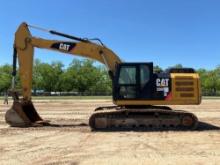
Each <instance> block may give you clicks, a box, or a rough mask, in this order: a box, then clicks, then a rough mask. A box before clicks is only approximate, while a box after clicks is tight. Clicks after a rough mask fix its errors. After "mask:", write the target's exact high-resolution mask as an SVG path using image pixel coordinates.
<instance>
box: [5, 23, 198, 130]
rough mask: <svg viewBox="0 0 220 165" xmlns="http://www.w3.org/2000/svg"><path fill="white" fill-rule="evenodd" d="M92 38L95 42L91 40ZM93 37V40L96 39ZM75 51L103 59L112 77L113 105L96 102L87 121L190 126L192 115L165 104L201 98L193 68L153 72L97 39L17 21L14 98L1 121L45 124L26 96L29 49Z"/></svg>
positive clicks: (106, 125) (95, 125)
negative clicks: (33, 31) (41, 34)
mask: <svg viewBox="0 0 220 165" xmlns="http://www.w3.org/2000/svg"><path fill="white" fill-rule="evenodd" d="M29 28H37V29H39V30H44V31H47V32H49V33H51V34H53V35H58V36H62V37H65V38H68V39H70V40H67V41H59V40H48V39H43V38H37V37H34V36H32V35H31V33H30V31H29ZM94 40H96V42H95V41H94ZM97 41H98V42H97ZM35 47H36V48H42V49H48V50H54V51H58V52H63V53H67V54H72V55H79V56H82V57H86V58H90V59H94V60H97V61H99V62H100V63H103V64H104V65H105V66H106V67H107V69H108V73H109V76H110V78H111V80H112V88H113V89H112V91H113V92H112V93H113V103H114V104H115V105H114V106H107V107H98V108H96V109H95V111H94V113H93V114H92V115H91V116H90V118H89V126H90V127H91V128H92V129H94V130H99V129H136V128H138V129H139V128H142V129H150V130H151V129H153V130H154V129H162V130H164V129H165V130H166V129H168V130H170V129H178V130H179V129H187V130H188V129H195V128H196V127H197V124H198V119H197V117H196V116H195V115H194V114H192V113H190V112H187V111H184V110H172V109H171V108H170V107H168V106H167V105H196V104H200V103H201V89H200V80H199V75H198V73H196V72H195V71H194V69H192V68H181V69H178V68H171V69H169V70H167V71H165V72H160V73H154V72H153V63H152V62H141V63H137V62H134V63H133V62H129V63H126V62H122V60H121V59H120V58H119V57H118V56H117V55H116V54H115V53H114V52H113V51H112V50H110V49H109V48H107V47H106V46H105V45H104V44H103V43H102V42H101V41H100V40H99V39H96V38H95V39H84V38H79V37H75V36H71V35H68V34H64V33H60V32H57V31H54V30H47V29H43V28H39V27H36V26H32V25H28V24H26V23H22V24H21V25H20V26H19V28H18V29H17V31H16V33H15V40H14V54H13V73H12V75H13V80H12V92H11V94H12V96H13V99H14V102H13V105H12V107H11V109H10V110H8V111H7V112H6V115H5V120H6V122H7V123H8V124H9V125H10V126H14V127H28V126H43V125H50V123H49V121H47V120H43V119H42V118H41V117H40V115H39V114H38V112H37V111H36V109H35V107H34V105H33V103H32V101H31V89H32V74H33V73H32V68H33V55H34V48H35ZM17 58H18V62H19V74H20V80H21V86H22V90H21V93H22V96H23V97H22V98H21V99H20V98H19V96H18V92H16V90H15V75H16V63H17Z"/></svg>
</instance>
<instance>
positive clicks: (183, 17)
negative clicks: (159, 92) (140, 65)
mask: <svg viewBox="0 0 220 165" xmlns="http://www.w3.org/2000/svg"><path fill="white" fill-rule="evenodd" d="M219 9H220V1H219V0H80V1H79V0H62V1H58V0H19V1H16V0H14V1H12V0H10V1H9V0H1V5H0V22H1V26H0V65H3V64H6V63H8V64H11V63H12V48H13V40H14V33H15V31H16V29H17V27H18V26H19V24H20V23H22V22H27V23H28V24H32V25H36V26H40V27H43V28H46V29H51V30H56V31H59V32H63V33H67V34H70V35H74V36H78V37H82V38H83V37H85V38H94V37H98V38H100V39H101V40H102V41H103V42H104V44H105V45H106V46H107V47H108V48H110V49H112V50H113V51H114V52H115V53H116V54H117V55H118V56H119V57H120V58H121V59H122V60H123V61H126V62H154V64H155V65H159V66H161V67H162V68H167V67H169V66H173V65H175V64H179V63H181V64H182V65H183V66H185V67H193V68H196V69H198V68H206V69H213V68H215V67H216V66H218V65H220V10H219ZM31 33H32V35H33V36H37V37H42V38H46V39H62V40H65V39H63V38H60V37H57V36H53V35H49V34H47V33H45V32H41V31H37V30H35V29H31ZM35 58H38V59H40V60H41V61H42V62H47V63H51V62H52V61H61V62H62V63H64V64H65V66H68V65H69V64H70V63H71V61H72V60H73V59H74V58H76V56H71V55H66V54H61V53H57V52H53V51H50V50H42V49H36V50H35Z"/></svg>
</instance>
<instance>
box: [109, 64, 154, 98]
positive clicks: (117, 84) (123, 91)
mask: <svg viewBox="0 0 220 165" xmlns="http://www.w3.org/2000/svg"><path fill="white" fill-rule="evenodd" d="M116 70H117V72H116V76H115V79H114V85H113V86H114V90H113V98H114V100H130V99H151V98H152V86H153V84H152V79H153V63H151V62H150V63H122V64H119V65H118V66H117V69H116Z"/></svg>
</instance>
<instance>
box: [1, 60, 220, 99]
mask: <svg viewBox="0 0 220 165" xmlns="http://www.w3.org/2000/svg"><path fill="white" fill-rule="evenodd" d="M172 67H176V68H182V67H183V66H182V65H181V64H177V65H174V66H172ZM169 68H170V67H169ZM161 71H163V70H162V68H160V67H159V66H154V72H161ZM196 71H197V72H198V73H199V74H200V79H201V87H202V92H203V95H213V96H216V95H220V92H219V91H220V66H217V67H216V68H215V69H213V70H207V69H204V68H201V69H198V70H196ZM11 72H12V66H11V65H7V64H5V65H1V66H0V92H1V93H3V92H5V91H7V90H8V89H10V87H11V79H12V76H11ZM16 86H17V88H18V89H19V88H20V87H21V84H20V81H19V74H17V76H16ZM32 89H33V93H35V94H36V93H38V92H42V91H43V92H52V91H53V92H75V93H90V94H101V95H103V94H108V95H109V94H111V92H112V83H111V80H110V78H109V76H108V73H107V70H106V69H105V66H103V65H95V62H94V61H93V60H89V59H84V60H79V59H73V60H72V62H71V63H70V64H69V66H68V67H64V65H63V63H62V62H59V61H54V62H52V63H51V64H48V63H44V62H41V61H40V60H39V59H36V60H35V61H34V64H33V86H32Z"/></svg>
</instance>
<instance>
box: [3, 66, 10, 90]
mask: <svg viewBox="0 0 220 165" xmlns="http://www.w3.org/2000/svg"><path fill="white" fill-rule="evenodd" d="M11 73H12V66H10V65H8V64H6V65H3V66H1V67H0V92H3V91H7V90H8V89H9V88H10V87H11V80H12V75H11Z"/></svg>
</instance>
